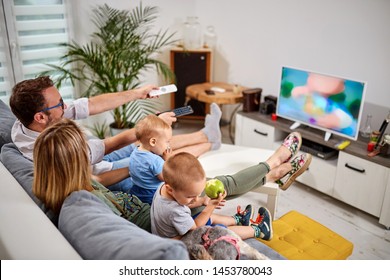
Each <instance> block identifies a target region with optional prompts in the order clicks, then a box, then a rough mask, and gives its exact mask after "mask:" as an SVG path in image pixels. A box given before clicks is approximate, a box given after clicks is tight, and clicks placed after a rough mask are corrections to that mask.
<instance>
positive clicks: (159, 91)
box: [149, 84, 177, 96]
mask: <svg viewBox="0 0 390 280" xmlns="http://www.w3.org/2000/svg"><path fill="white" fill-rule="evenodd" d="M176 91H177V87H176V85H174V84H171V85H166V86H163V87H159V88H158V89H153V90H151V91H150V92H149V96H157V95H162V94H167V93H171V92H176Z"/></svg>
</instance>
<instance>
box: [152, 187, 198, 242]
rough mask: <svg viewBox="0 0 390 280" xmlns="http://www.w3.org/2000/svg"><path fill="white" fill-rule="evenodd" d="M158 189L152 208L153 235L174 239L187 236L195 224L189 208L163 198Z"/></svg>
mask: <svg viewBox="0 0 390 280" xmlns="http://www.w3.org/2000/svg"><path fill="white" fill-rule="evenodd" d="M160 192H161V187H160V188H158V189H157V191H156V193H155V195H154V198H153V203H152V206H151V208H150V217H151V220H152V233H153V234H157V235H159V236H161V237H167V238H173V237H175V236H178V235H184V234H186V233H187V232H188V231H189V230H190V229H191V228H192V226H193V225H194V224H195V222H194V219H193V218H192V216H191V209H190V208H189V207H188V206H185V205H180V204H179V203H177V202H176V201H175V200H171V199H168V198H165V197H162V196H161V193H160Z"/></svg>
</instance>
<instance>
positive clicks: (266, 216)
mask: <svg viewBox="0 0 390 280" xmlns="http://www.w3.org/2000/svg"><path fill="white" fill-rule="evenodd" d="M251 226H252V228H253V229H254V230H255V237H256V238H261V239H264V240H271V239H272V218H271V213H270V212H269V211H268V209H267V208H265V207H260V209H259V214H258V215H257V218H256V220H255V221H252V225H251Z"/></svg>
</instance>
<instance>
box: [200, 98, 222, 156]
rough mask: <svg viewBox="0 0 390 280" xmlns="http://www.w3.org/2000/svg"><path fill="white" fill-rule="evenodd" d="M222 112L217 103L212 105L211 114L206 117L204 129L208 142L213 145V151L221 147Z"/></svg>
mask: <svg viewBox="0 0 390 280" xmlns="http://www.w3.org/2000/svg"><path fill="white" fill-rule="evenodd" d="M221 116H222V111H221V109H220V108H219V106H218V105H217V104H215V103H212V104H211V105H210V114H208V115H207V116H206V120H205V126H204V128H203V129H202V131H203V133H204V134H206V136H207V139H208V141H209V142H210V143H211V149H212V150H217V149H219V148H220V147H221V141H222V135H221V129H220V126H219V122H220V120H221Z"/></svg>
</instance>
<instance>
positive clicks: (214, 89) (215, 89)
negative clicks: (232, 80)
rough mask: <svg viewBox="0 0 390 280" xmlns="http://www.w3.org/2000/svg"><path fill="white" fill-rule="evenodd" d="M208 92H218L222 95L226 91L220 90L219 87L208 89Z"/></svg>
mask: <svg viewBox="0 0 390 280" xmlns="http://www.w3.org/2000/svg"><path fill="white" fill-rule="evenodd" d="M210 90H212V91H215V92H220V93H223V92H225V91H226V90H225V89H224V88H220V87H212V88H210Z"/></svg>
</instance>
